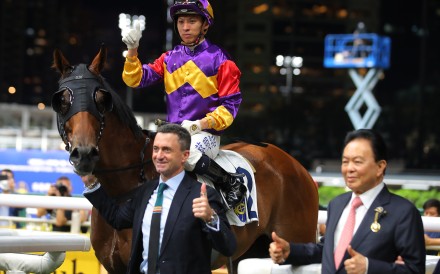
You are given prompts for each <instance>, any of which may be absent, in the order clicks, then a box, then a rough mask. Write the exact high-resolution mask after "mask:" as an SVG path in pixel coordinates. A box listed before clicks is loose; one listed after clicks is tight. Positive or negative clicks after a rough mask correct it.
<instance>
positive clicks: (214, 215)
mask: <svg viewBox="0 0 440 274" xmlns="http://www.w3.org/2000/svg"><path fill="white" fill-rule="evenodd" d="M212 212H214V213H212V215H211V219H210V220H209V221H207V222H206V224H207V225H209V226H212V227H216V226H217V224H218V215H217V212H215V210H212Z"/></svg>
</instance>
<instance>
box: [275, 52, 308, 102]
mask: <svg viewBox="0 0 440 274" xmlns="http://www.w3.org/2000/svg"><path fill="white" fill-rule="evenodd" d="M275 60H276V65H277V66H278V67H281V69H280V74H281V75H286V86H281V87H280V91H281V93H282V94H283V95H284V96H286V97H288V98H290V93H291V92H292V91H294V89H293V88H292V82H293V75H300V74H301V67H302V65H303V58H302V57H301V56H283V55H278V56H277V57H276V59H275Z"/></svg>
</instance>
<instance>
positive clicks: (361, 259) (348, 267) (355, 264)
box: [344, 245, 367, 274]
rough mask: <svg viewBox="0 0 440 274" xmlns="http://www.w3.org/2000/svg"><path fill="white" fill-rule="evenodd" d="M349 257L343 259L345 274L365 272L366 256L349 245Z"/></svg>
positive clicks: (361, 273)
mask: <svg viewBox="0 0 440 274" xmlns="http://www.w3.org/2000/svg"><path fill="white" fill-rule="evenodd" d="M347 251H348V254H350V256H351V258H350V259H347V260H345V261H344V266H345V271H347V274H363V273H366V272H367V258H366V257H365V256H364V255H362V254H361V253H358V252H357V251H356V250H354V249H353V248H352V247H351V245H349V246H348V248H347Z"/></svg>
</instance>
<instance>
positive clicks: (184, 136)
mask: <svg viewBox="0 0 440 274" xmlns="http://www.w3.org/2000/svg"><path fill="white" fill-rule="evenodd" d="M157 133H173V134H176V135H177V138H178V139H179V143H180V148H181V150H182V151H185V150H189V149H190V146H191V135H190V134H189V132H188V130H186V129H185V128H183V127H181V126H180V125H177V124H171V123H170V124H164V125H162V126H160V127H158V128H157Z"/></svg>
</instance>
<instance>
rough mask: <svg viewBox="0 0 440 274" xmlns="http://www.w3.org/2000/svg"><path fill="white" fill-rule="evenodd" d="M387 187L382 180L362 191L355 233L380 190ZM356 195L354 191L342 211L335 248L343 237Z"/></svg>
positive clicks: (335, 238)
mask: <svg viewBox="0 0 440 274" xmlns="http://www.w3.org/2000/svg"><path fill="white" fill-rule="evenodd" d="M384 187H385V184H384V183H383V182H381V183H380V184H378V185H377V186H375V187H373V188H372V189H370V190H368V191H366V192H364V193H362V194H361V195H359V198H360V199H361V201H362V205H361V206H360V207H358V208H357V209H356V221H355V225H354V231H353V235H354V234H355V233H356V231H357V229H358V228H359V225H360V224H361V222H362V220H363V219H364V217H365V214H366V213H367V211H368V209H369V208H370V206H371V204H372V203H373V201H374V199H376V197H377V195H379V192H380V191H381V190H382V189H383V188H384ZM355 197H356V194H354V193H352V195H351V199H350V201H349V202H348V203H347V205H346V206H345V208H344V210H343V211H342V215H341V217H340V218H339V221H338V224H337V226H336V229H335V234H334V243H335V245H334V248H336V246H337V245H338V242H339V240H340V239H341V234H342V230H343V229H344V225H345V223H346V222H347V218H348V214H349V211H350V206H351V202H352V201H353V199H354V198H355Z"/></svg>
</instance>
